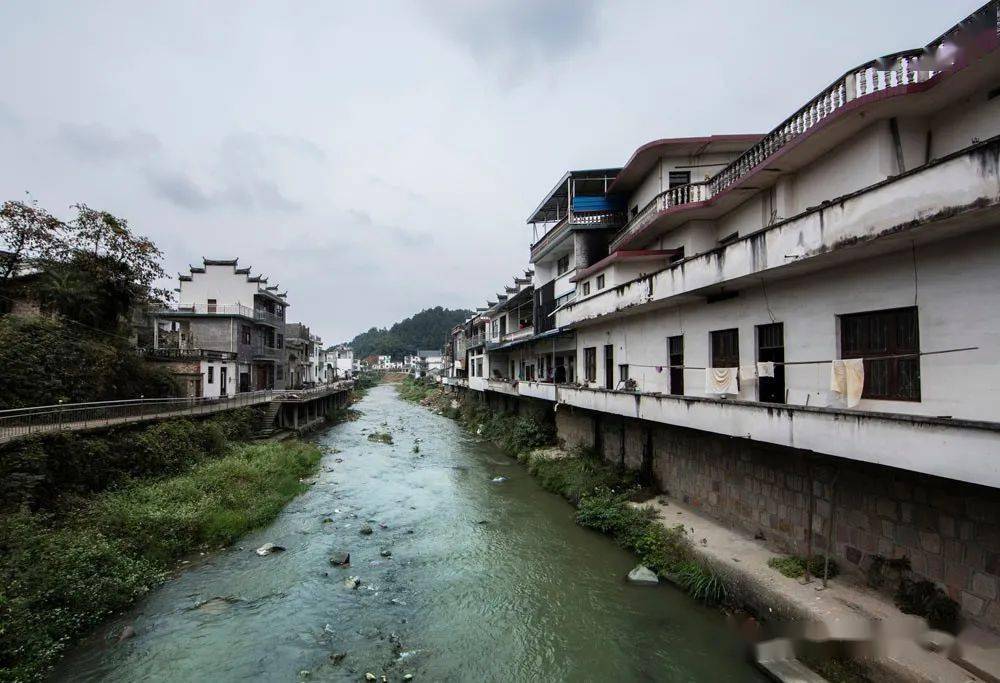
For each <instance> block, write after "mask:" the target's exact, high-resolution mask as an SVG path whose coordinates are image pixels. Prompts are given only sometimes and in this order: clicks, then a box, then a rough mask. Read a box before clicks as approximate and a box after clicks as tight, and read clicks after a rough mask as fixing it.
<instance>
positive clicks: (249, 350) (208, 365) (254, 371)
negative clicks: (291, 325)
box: [149, 259, 288, 397]
mask: <svg viewBox="0 0 1000 683" xmlns="http://www.w3.org/2000/svg"><path fill="white" fill-rule="evenodd" d="M178 280H179V286H178V287H177V290H176V292H177V301H178V303H177V304H175V305H172V306H169V307H165V308H163V309H161V310H159V311H157V312H156V314H155V319H156V325H155V328H154V334H153V348H152V349H151V351H150V353H149V356H150V358H151V359H154V360H159V361H161V362H166V363H168V364H170V365H171V366H172V368H173V369H174V370H175V372H177V374H179V375H181V376H183V377H185V378H186V379H187V380H188V393H189V395H192V396H205V397H220V396H229V395H232V394H235V393H238V392H244V391H253V390H260V389H283V388H285V386H286V381H287V380H286V372H287V367H286V364H287V361H286V357H285V348H284V336H285V310H286V309H287V308H288V301H287V295H286V293H284V292H279V291H278V287H277V286H273V285H268V280H267V278H266V277H263V276H261V275H251V274H250V268H240V267H238V265H237V260H236V259H232V260H211V259H204V260H203V262H202V265H201V267H194V266H192V267H191V268H190V269H189V272H188V274H186V275H180V276H178Z"/></svg>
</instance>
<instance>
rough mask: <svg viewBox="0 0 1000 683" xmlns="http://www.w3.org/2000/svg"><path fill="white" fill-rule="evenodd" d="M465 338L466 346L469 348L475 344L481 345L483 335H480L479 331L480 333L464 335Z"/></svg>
mask: <svg viewBox="0 0 1000 683" xmlns="http://www.w3.org/2000/svg"><path fill="white" fill-rule="evenodd" d="M466 339H467V340H468V343H467V344H466V348H469V349H471V348H473V347H475V346H482V345H483V335H482V333H480V334H474V335H472V336H471V337H466Z"/></svg>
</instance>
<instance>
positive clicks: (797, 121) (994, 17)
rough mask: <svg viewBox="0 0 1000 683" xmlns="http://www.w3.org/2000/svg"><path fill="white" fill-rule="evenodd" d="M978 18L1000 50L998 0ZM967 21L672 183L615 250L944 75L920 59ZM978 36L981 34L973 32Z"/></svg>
mask: <svg viewBox="0 0 1000 683" xmlns="http://www.w3.org/2000/svg"><path fill="white" fill-rule="evenodd" d="M974 17H975V18H976V19H982V23H984V24H986V25H992V26H994V27H997V28H996V29H995V30H993V31H987V33H988V34H989V35H986V36H985V40H986V41H987V42H989V45H987V46H981V48H982V47H985V48H986V49H990V50H992V49H996V47H997V45H998V44H1000V3H998V2H996V1H995V0H994V2H991V3H989V4H988V5H985V6H984V7H982V8H981V9H980V10H979V11H978V12H977V13H976V14H975V15H974ZM971 18H973V17H970V19H971ZM973 23H974V22H973ZM963 25H970V22H969V21H968V20H967V21H965V22H962V24H959V25H958V26H956V27H955V28H953V29H952V30H951V31H948V32H947V33H946V34H944V35H943V36H941V38H939V39H938V40H937V41H936V42H935V43H934V44H932V45H929V46H928V47H927V48H922V49H918V50H909V51H906V52H901V53H899V54H897V55H894V56H892V57H889V58H885V59H879V60H873V61H871V62H868V63H867V64H862V65H861V66H859V67H857V68H855V69H852V70H850V71H848V72H847V73H846V74H844V75H843V76H841V77H840V78H839V79H837V80H836V81H834V82H833V83H832V84H831V85H830V86H829V87H827V88H826V89H825V90H823V91H822V92H821V93H820V94H818V95H817V96H816V97H814V98H812V99H811V100H810V101H809V102H807V103H806V104H805V105H804V106H803V107H802V108H800V109H799V110H798V111H796V112H795V113H794V114H792V115H791V116H789V117H788V118H787V119H785V120H784V121H782V122H781V123H780V124H779V125H778V126H777V127H776V128H774V129H773V130H772V131H771V132H770V133H768V134H767V135H765V136H764V137H763V138H761V139H760V140H759V141H758V142H757V143H756V144H755V145H753V146H752V147H750V148H749V149H747V150H746V151H745V152H743V154H741V155H740V156H739V157H737V158H736V159H734V160H733V161H732V162H730V163H729V164H728V165H727V166H725V167H724V168H723V169H722V170H721V171H719V172H718V173H716V174H715V175H714V176H712V177H711V178H710V179H708V180H707V181H705V182H702V183H691V184H690V185H681V186H679V187H673V188H671V189H669V190H667V191H665V192H662V193H660V194H659V195H657V196H656V197H654V198H653V199H652V200H651V201H650V202H649V203H648V204H646V206H645V207H643V209H642V210H641V211H640V212H639V213H638V214H637V215H635V216H633V217H632V218H631V219H630V220H629V222H628V223H627V224H626V225H625V227H624V228H623V229H622V231H621V232H620V233H619V235H618V237H617V238H616V239H615V243H614V244H613V245H612V248H618V245H619V244H620V243H621V241H622V240H623V239H624V238H625V237H628V236H631V235H634V234H636V233H638V232H639V231H641V230H642V229H643V228H645V227H646V226H647V225H649V223H651V222H652V221H653V219H654V218H655V217H656V216H657V214H659V213H660V212H662V211H664V210H666V209H669V208H671V207H674V206H681V205H684V204H692V203H695V202H703V201H706V200H708V199H711V198H712V197H715V196H716V195H718V194H720V193H722V192H724V191H726V190H727V189H729V188H730V187H732V186H733V185H735V184H736V183H738V182H740V181H741V180H742V179H743V178H745V177H746V176H748V175H750V173H752V172H753V171H754V170H755V169H757V168H758V167H759V166H760V165H761V164H763V163H764V162H765V161H767V160H768V159H770V158H771V157H772V156H774V155H775V154H777V153H778V152H779V151H780V150H782V149H783V148H784V147H785V146H786V145H788V144H789V143H790V142H791V141H793V140H795V139H797V138H799V137H800V136H801V135H803V134H804V133H806V132H808V131H810V130H812V129H813V128H815V127H816V126H817V125H819V124H820V123H821V122H823V121H824V120H825V119H827V118H829V117H830V116H831V115H832V114H834V113H836V112H838V111H839V110H841V109H843V108H844V107H846V106H847V105H848V104H849V103H851V102H852V101H854V100H856V99H858V98H861V97H866V96H869V95H873V94H875V93H880V92H883V91H886V90H890V89H892V88H897V87H901V86H908V85H913V84H916V83H924V82H926V81H929V80H931V79H933V78H936V77H938V76H940V75H941V74H942V73H943V72H942V71H941V70H940V69H939V70H933V69H927V68H921V66H926V64H923V65H922V64H921V60H925V59H927V54H928V53H930V52H931V51H932V48H934V47H938V46H939V45H940V44H941V43H944V42H945V41H947V40H951V39H953V38H954V35H955V34H956V33H957V32H959V31H962V30H963V28H962V27H963ZM973 38H974V39H978V38H980V37H979V36H973ZM965 42H969V41H965ZM547 236H548V235H546V237H547ZM543 239H544V238H543Z"/></svg>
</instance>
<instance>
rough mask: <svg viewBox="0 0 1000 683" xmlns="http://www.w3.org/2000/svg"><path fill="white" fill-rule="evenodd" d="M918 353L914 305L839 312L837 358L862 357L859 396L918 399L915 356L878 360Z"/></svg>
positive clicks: (918, 370)
mask: <svg viewBox="0 0 1000 683" xmlns="http://www.w3.org/2000/svg"><path fill="white" fill-rule="evenodd" d="M919 353H920V335H919V328H918V324H917V309H916V307H910V308H895V309H892V310H887V311H872V312H869V313H854V314H851V315H842V316H840V355H841V358H864V359H865V387H864V390H863V391H862V393H861V397H862V398H874V399H883V400H892V401H919V400H920V358H919V356H916V355H914V356H913V357H911V358H886V359H884V360H879V356H899V355H904V354H919Z"/></svg>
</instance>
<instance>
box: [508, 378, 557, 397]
mask: <svg viewBox="0 0 1000 683" xmlns="http://www.w3.org/2000/svg"><path fill="white" fill-rule="evenodd" d="M517 390H518V393H519V394H520V395H521V396H528V397H530V398H540V399H542V400H545V401H555V400H556V385H555V384H552V383H551V382H538V381H536V380H531V381H524V382H518V384H517Z"/></svg>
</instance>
